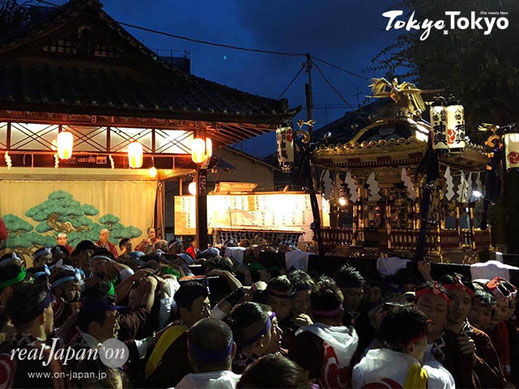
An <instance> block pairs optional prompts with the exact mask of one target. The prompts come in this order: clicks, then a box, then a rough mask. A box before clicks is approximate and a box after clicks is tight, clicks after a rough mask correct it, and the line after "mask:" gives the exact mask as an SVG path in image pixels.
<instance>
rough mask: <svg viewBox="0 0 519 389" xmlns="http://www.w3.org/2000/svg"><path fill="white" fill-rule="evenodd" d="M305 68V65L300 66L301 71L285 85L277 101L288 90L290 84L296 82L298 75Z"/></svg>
mask: <svg viewBox="0 0 519 389" xmlns="http://www.w3.org/2000/svg"><path fill="white" fill-rule="evenodd" d="M305 66H306V63H303V65H301V69H299V71H298V72H297V73H296V75H295V76H294V78H292V81H290V83H289V84H288V85H287V87H286V88H285V89H283V92H281V94H280V95H279V97H278V100H279V99H280V98H281V97H283V95H284V94H285V92H286V91H287V90H288V88H290V87H291V86H292V84H293V83H294V82H295V80H297V77H299V75H300V74H301V72H302V71H303V69H304V68H305Z"/></svg>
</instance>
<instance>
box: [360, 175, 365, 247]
mask: <svg viewBox="0 0 519 389" xmlns="http://www.w3.org/2000/svg"><path fill="white" fill-rule="evenodd" d="M358 190H359V212H358V215H359V234H358V238H359V240H360V241H361V242H364V241H365V237H364V228H365V226H366V198H365V197H366V196H365V193H364V192H365V191H364V182H363V181H362V180H361V181H360V185H359V187H358Z"/></svg>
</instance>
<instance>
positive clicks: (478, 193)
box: [472, 190, 483, 199]
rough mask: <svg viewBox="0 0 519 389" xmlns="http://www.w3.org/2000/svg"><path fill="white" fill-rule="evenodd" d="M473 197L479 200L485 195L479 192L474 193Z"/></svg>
mask: <svg viewBox="0 0 519 389" xmlns="http://www.w3.org/2000/svg"><path fill="white" fill-rule="evenodd" d="M472 196H474V197H475V198H477V199H479V198H480V197H481V196H483V193H481V192H480V191H479V190H474V191H472Z"/></svg>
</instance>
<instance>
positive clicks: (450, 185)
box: [445, 166, 456, 201]
mask: <svg viewBox="0 0 519 389" xmlns="http://www.w3.org/2000/svg"><path fill="white" fill-rule="evenodd" d="M445 184H446V187H447V188H446V189H447V190H446V192H445V197H446V198H447V200H449V201H451V200H452V198H453V197H454V195H455V194H456V193H454V182H453V180H452V175H451V168H450V167H449V166H447V169H445Z"/></svg>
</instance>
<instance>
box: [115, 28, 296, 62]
mask: <svg viewBox="0 0 519 389" xmlns="http://www.w3.org/2000/svg"><path fill="white" fill-rule="evenodd" d="M116 23H119V24H120V25H121V26H126V27H130V28H135V29H136V30H141V31H147V32H151V33H154V34H159V35H164V36H168V37H170V38H175V39H182V40H185V41H189V42H194V43H201V44H204V45H210V46H217V47H224V48H226V49H233V50H241V51H251V52H254V53H262V54H274V55H285V56H289V57H300V56H304V55H305V54H301V53H289V52H285V51H272V50H263V49H253V48H249V47H240V46H233V45H228V44H225V43H218V42H210V41H206V40H202V39H194V38H189V37H187V36H182V35H176V34H170V33H169V32H164V31H159V30H154V29H151V28H146V27H141V26H136V25H135V24H129V23H124V22H119V21H116Z"/></svg>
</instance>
